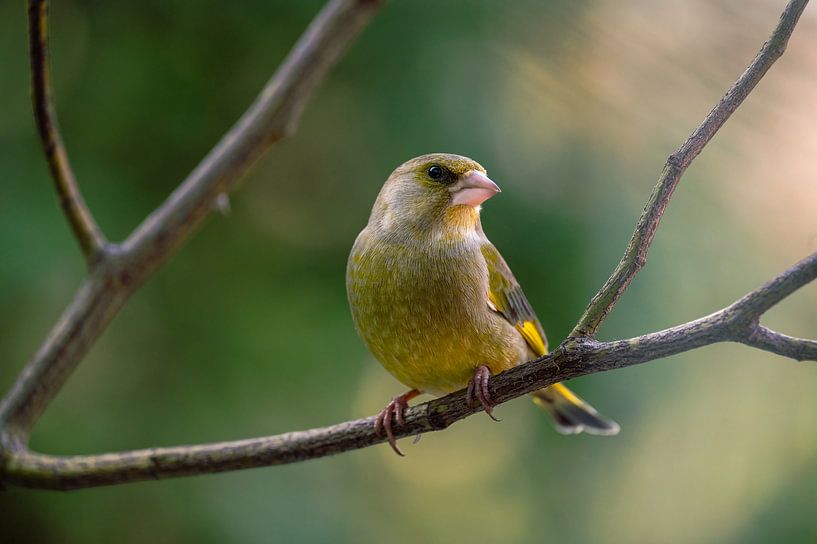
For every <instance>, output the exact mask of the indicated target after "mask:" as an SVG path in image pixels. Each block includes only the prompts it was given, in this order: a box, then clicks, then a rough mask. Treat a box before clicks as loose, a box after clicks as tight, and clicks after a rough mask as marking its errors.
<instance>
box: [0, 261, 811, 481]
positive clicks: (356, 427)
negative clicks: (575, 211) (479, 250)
mask: <svg viewBox="0 0 817 544" xmlns="http://www.w3.org/2000/svg"><path fill="white" fill-rule="evenodd" d="M815 278H817V253H815V254H813V255H811V256H810V257H808V258H806V259H804V260H802V261H800V262H799V263H797V264H796V265H795V266H793V267H792V268H790V269H789V270H787V271H786V272H784V273H783V274H781V275H780V276H778V277H777V278H775V279H774V280H772V282H770V283H768V284H766V285H764V286H763V287H761V288H759V289H757V290H755V291H753V292H752V293H750V294H749V295H747V297H744V298H743V299H741V300H740V301H738V302H736V303H735V304H732V305H731V306H728V307H726V308H724V309H722V310H720V311H718V312H715V313H714V314H711V315H709V316H707V317H704V318H701V319H698V320H696V321H691V322H689V323H685V324H683V325H678V326H677V327H672V328H670V329H666V330H663V331H659V332H654V333H650V334H645V335H643V336H638V337H636V338H630V339H627V340H618V341H613V342H597V341H595V340H592V339H588V338H574V339H569V340H568V341H567V342H566V343H564V344H563V345H562V346H560V347H559V348H558V349H557V350H555V351H554V352H553V353H551V354H550V355H547V356H545V357H542V358H540V359H537V360H535V361H531V362H529V363H525V364H524V365H520V366H518V367H516V368H513V369H511V370H508V371H507V372H503V373H502V374H498V375H496V376H494V377H493V378H492V379H491V381H490V385H489V387H490V393H491V398H492V399H494V400H495V401H496V403H497V404H501V403H504V402H507V401H509V400H511V399H515V398H517V397H520V396H522V395H525V394H527V393H530V392H532V391H536V390H537V389H540V388H542V387H546V386H548V385H551V384H554V383H556V382H561V381H564V380H566V379H569V378H575V377H578V376H584V375H587V374H593V373H596V372H602V371H606V370H613V369H618V368H625V367H628V366H632V365H636V364H639V363H644V362H648V361H653V360H655V359H659V358H662V357H667V356H669V355H675V354H677V353H683V352H685V351H689V350H692V349H695V348H699V347H701V346H706V345H709V344H714V343H718V342H743V343H747V344H749V345H755V343H754V342H755V340H753V339H754V338H757V337H758V336H759V335H765V334H767V333H766V332H764V331H768V329H766V328H765V327H761V326H760V325H759V324H758V322H759V320H760V317H761V315H762V313H763V312H765V311H766V309H767V308H766V307H765V306H766V305H765V304H763V305H760V304H744V303H743V302H744V301H745V300H747V299H751V300H758V301H761V300H762V301H770V300H779V299H780V298H781V295H782V296H788V294H791V293H792V292H794V291H795V290H796V289H798V288H800V287H802V286H803V285H805V284H807V283H809V282H811V281H813V280H814V279H815ZM781 284H786V285H787V288H786V289H780V285H781ZM783 293H785V294H783ZM774 334H777V333H774ZM780 336H782V335H780ZM785 338H786V339H787V340H786V346H785V347H784V348H782V349H777V348H776V347H772V348H771V349H769V351H773V352H775V353H779V354H781V355H785V356H789V357H790V356H792V355H791V354H796V357H794V358H797V359H799V360H804V359H809V360H814V361H817V342H814V341H812V340H798V339H795V338H791V337H785ZM757 347H761V346H760V345H759V344H758V345H757ZM762 349H767V348H766V347H762ZM480 410H481V408H479V407H476V406H475V407H469V406H468V405H467V404H466V402H465V394H464V391H457V392H456V393H452V394H450V395H448V396H445V397H442V398H438V399H434V400H432V401H430V402H426V403H424V404H420V405H417V406H414V407H412V408H410V409H409V410H408V411H407V412H406V421H405V425H401V426H399V427H398V428H397V430H396V433H395V434H396V436H398V437H406V436H412V435H416V434H422V433H427V432H431V431H439V430H442V429H445V428H447V427H449V426H450V425H452V424H453V423H455V422H457V421H459V420H461V419H463V418H465V417H468V416H470V415H471V414H474V413H476V412H478V411H480ZM374 420H375V418H374V417H368V418H364V419H357V420H354V421H347V422H345V423H339V424H337V425H332V426H329V427H322V428H318V429H311V430H308V431H298V432H291V433H285V434H281V435H276V436H268V437H263V438H251V439H247V440H236V441H232V442H217V443H212V444H201V445H195V446H175V447H169V448H150V449H144V450H134V451H126V452H121V453H105V454H101V455H76V456H54V455H44V454H40V453H34V452H31V451H28V450H26V449H19V450H17V451H14V452H12V453H11V455H10V456H9V458H8V459H7V461H6V469H5V470H6V473H5V475H4V477H3V479H2V480H5V481H6V482H8V483H11V484H15V485H20V486H25V487H34V488H45V489H63V490H67V489H80V488H86V487H96V486H101V485H111V484H119V483H125V482H136V481H142V480H158V479H163V478H172V477H178V476H191V475H196V474H209V473H215V472H224V471H229V470H238V469H246V468H254V467H263V466H271V465H282V464H286V463H294V462H298V461H305V460H308V459H314V458H317V457H326V456H328V455H333V454H336V453H341V452H345V451H350V450H355V449H360V448H365V447H367V446H371V445H374V444H378V443H380V442H383V441H384V439H383V438H382V437H381V436H378V435H377V434H375V431H374ZM2 480H0V481H2Z"/></svg>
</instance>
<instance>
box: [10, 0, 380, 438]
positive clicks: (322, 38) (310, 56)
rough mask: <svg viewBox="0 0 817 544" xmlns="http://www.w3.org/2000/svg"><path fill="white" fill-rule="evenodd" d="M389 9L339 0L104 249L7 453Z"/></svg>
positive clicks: (35, 37) (25, 393)
mask: <svg viewBox="0 0 817 544" xmlns="http://www.w3.org/2000/svg"><path fill="white" fill-rule="evenodd" d="M31 1H32V4H31V5H32V11H31V13H32V15H33V16H32V28H31V32H32V44H34V45H33V47H32V55H34V56H36V55H37V54H38V52H41V51H44V47H41V46H42V44H43V43H44V41H43V40H42V39H40V37H44V35H45V34H44V28H45V25H44V21H45V19H44V14H45V2H44V0H31ZM379 4H380V3H379V2H377V1H375V0H330V1H329V2H328V3H327V4H326V6H325V7H324V8H323V10H321V12H320V13H319V14H318V15H317V16H316V17H315V19H314V20H313V21H312V23H311V24H310V25H309V27H308V28H307V30H306V31H305V32H304V34H303V35H302V36H301V38H300V39H299V40H298V42H297V43H296V44H295V47H294V48H293V49H292V51H291V52H290V53H289V55H288V56H287V58H286V59H285V60H284V62H283V64H282V65H281V67H280V68H279V69H278V71H277V72H276V73H275V75H274V76H273V77H272V79H270V81H269V82H268V83H267V84H266V86H265V87H264V88H263V90H262V91H261V94H260V95H259V96H258V98H257V99H256V101H255V103H254V104H252V106H251V107H250V108H249V109H248V110H247V112H246V113H244V115H243V116H242V117H241V119H239V121H238V122H237V123H236V124H235V126H234V127H233V128H232V129H231V130H230V131H229V132H228V133H227V134H226V135H225V136H224V137H223V138H222V139H221V141H220V142H219V143H218V144H217V145H216V147H215V148H214V149H213V150H212V151H211V152H210V153H209V154H208V155H207V156H206V157H205V158H204V159H203V160H202V161H201V163H200V164H199V165H198V166H197V167H196V168H195V170H193V172H192V173H191V174H190V175H189V176H188V178H187V179H186V180H184V182H183V183H182V184H181V185H180V186H179V187H178V188H177V189H176V190H175V191H174V192H173V193H172V194H171V195H170V196H169V197H168V198H167V200H166V201H165V202H164V204H162V205H161V206H160V207H159V208H158V209H157V210H156V211H154V212H153V213H152V214H151V215H150V216H149V217H148V218H147V219H146V220H145V221H144V222H143V223H142V224H141V225H140V226H139V227H138V228H137V229H136V230H135V231H134V233H133V234H132V235H131V236H130V237H129V238H128V239H127V241H126V242H125V243H124V244H122V245H121V246H117V245H113V244H108V245H107V246H105V247H104V249H103V251H102V253H101V255H100V257H99V259H98V261H97V262H96V264H95V266H94V268H93V269H92V271H91V274H90V275H89V277H88V278H87V279H86V280H85V282H84V283H83V285H82V286H81V287H80V289H79V291H78V292H77V294H76V295H75V297H74V300H73V302H71V304H70V305H69V306H68V308H66V310H65V311H64V313H63V315H62V316H61V317H60V319H59V321H58V322H57V324H56V325H55V327H54V328H53V329H52V330H51V332H50V333H49V335H48V337H47V338H46V340H45V342H44V343H43V344H42V346H41V347H40V348H39V350H38V351H37V353H36V354H35V355H34V358H33V359H32V360H31V361H29V363H28V364H27V365H26V366H25V368H24V369H23V371H22V372H21V373H20V376H19V377H18V378H17V380H16V381H15V383H14V385H13V386H12V388H11V390H10V391H9V392H8V394H7V395H6V396H5V398H3V400H2V401H1V402H0V450H2V448H3V443H7V444H12V445H14V447H18V446H19V445H21V444H24V443H25V442H27V440H28V436H29V433H30V431H31V428H32V426H33V425H34V423H35V422H36V421H37V419H38V418H39V416H40V415H41V414H42V412H43V411H44V410H45V408H46V406H47V405H48V403H49V402H50V401H51V400H52V399H53V398H54V396H55V395H56V394H57V392H58V391H59V390H60V388H61V387H62V386H63V384H64V383H65V381H66V380H67V379H68V376H70V374H71V372H72V371H73V370H74V368H76V366H77V365H78V364H79V362H80V360H81V359H82V357H84V356H85V354H86V353H87V352H88V350H89V349H90V348H91V346H92V345H93V344H94V343H95V342H96V340H97V339H98V338H99V336H100V335H101V334H102V332H103V331H104V330H105V328H106V326H107V325H108V323H110V321H111V320H112V319H113V318H114V317H115V316H116V314H117V313H118V312H119V310H120V309H121V308H122V306H124V304H125V302H126V301H127V299H128V298H129V296H130V295H131V293H133V291H135V290H136V289H137V288H138V287H139V286H140V285H141V284H142V283H143V282H144V281H145V280H147V278H148V277H149V276H150V275H151V274H152V273H153V272H154V271H155V270H156V269H157V268H158V267H159V266H160V265H161V264H162V263H163V262H164V261H166V260H167V258H168V257H170V255H172V254H173V253H174V252H175V251H176V249H178V247H179V246H180V245H181V243H182V242H183V241H184V240H185V239H186V238H187V237H188V236H189V235H190V233H191V232H192V231H193V230H194V229H195V228H196V227H197V226H198V225H200V224H201V223H202V221H204V219H205V218H206V217H207V216H209V215H210V213H211V212H212V210H213V209H214V207H215V206H214V202H215V199H216V198H217V197H218V196H219V195H221V194H223V193H225V192H227V191H229V190H231V189H233V188H235V186H236V184H237V182H238V180H239V179H240V178H241V177H242V176H243V175H244V174H246V172H247V171H248V170H249V168H250V167H251V166H252V165H253V163H254V162H255V161H256V160H257V159H258V158H260V157H261V156H262V155H263V154H264V153H265V152H266V151H268V150H269V148H270V147H272V145H273V144H274V143H275V142H277V141H279V140H280V139H282V138H284V137H286V136H287V135H289V134H291V133H292V132H293V131H294V130H295V128H296V126H297V124H298V121H299V119H300V116H301V113H302V112H303V110H304V108H305V106H306V103H307V100H308V99H309V97H310V95H311V93H312V91H314V90H315V88H316V87H317V86H318V85H319V84H320V83H321V82H322V81H323V79H324V77H325V76H326V74H327V73H328V72H329V70H330V69H331V68H332V67H333V66H334V65H335V64H336V63H337V62H338V61H339V60H340V58H341V56H342V55H343V53H344V51H346V49H347V48H348V47H349V45H350V44H351V43H352V41H353V40H354V39H355V37H357V35H358V34H359V33H360V32H361V31H362V30H363V28H364V27H365V26H366V23H368V21H369V20H370V19H371V17H372V16H373V15H374V13H375V12H376V10H377V8H378V7H379ZM35 8H36V9H35ZM35 22H38V24H34V23H35ZM40 66H44V62H36V61H32V67H33V68H34V69H35V70H34V72H35V80H36V79H37V77H39V76H37V75H36V74H37V73H38V71H37V68H38V67H40ZM36 88H38V87H37V86H36V85H35V89H36ZM39 88H42V89H45V88H46V87H45V86H44V85H43V86H40V87H39ZM37 102H38V101H36V100H35V103H37ZM43 111H45V114H46V115H45V117H43V119H46V120H50V119H51V117H50V116H49V115H48V114H49V112H48V109H47V108H46V109H45V110H43ZM44 126H45V127H46V128H48V130H47V131H46V132H45V133H46V134H47V135H49V138H53V137H56V138H57V139H56V140H53V141H54V142H56V143H58V144H60V145H58V146H57V147H53V146H49V145H46V152H47V154H48V153H49V150H51V149H54V150H56V151H55V152H54V153H51V154H49V157H51V156H54V157H56V158H57V159H56V160H55V162H54V163H53V164H55V165H57V166H58V167H59V168H57V172H58V173H64V172H65V171H67V170H65V168H67V164H68V163H67V160H65V153H64V151H60V150H62V147H61V142H60V141H59V138H58V136H56V132H55V131H54V130H52V129H51V128H49V127H53V126H54V125H53V124H52V123H51V122H50V121H49V122H48V123H46V125H44ZM48 141H52V140H48ZM69 172H70V171H69ZM59 179H63V178H59ZM64 179H67V180H69V181H70V180H73V178H72V177H67V178H64ZM71 202H75V201H73V200H72V201H71ZM71 217H73V216H71ZM83 232H84V231H83Z"/></svg>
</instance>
